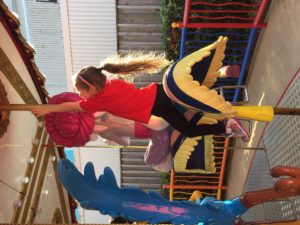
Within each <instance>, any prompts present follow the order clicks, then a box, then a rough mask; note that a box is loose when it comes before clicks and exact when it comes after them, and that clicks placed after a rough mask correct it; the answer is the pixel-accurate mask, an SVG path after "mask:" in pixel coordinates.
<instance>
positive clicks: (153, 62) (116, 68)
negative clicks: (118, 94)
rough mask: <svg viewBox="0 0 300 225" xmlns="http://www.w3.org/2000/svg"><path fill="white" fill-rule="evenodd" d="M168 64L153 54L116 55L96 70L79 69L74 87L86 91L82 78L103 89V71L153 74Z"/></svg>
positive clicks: (104, 77)
mask: <svg viewBox="0 0 300 225" xmlns="http://www.w3.org/2000/svg"><path fill="white" fill-rule="evenodd" d="M170 63H171V62H170V61H169V60H167V59H166V58H165V56H164V55H163V54H156V53H155V52H150V53H147V54H145V53H143V52H130V53H127V54H123V55H120V54H116V55H113V56H111V57H108V58H106V59H105V60H103V61H102V62H101V64H100V67H98V68H97V67H93V66H88V67H85V68H83V69H81V70H80V71H79V72H78V74H77V76H76V78H75V86H80V87H82V88H84V89H87V88H88V85H87V84H86V83H85V82H82V78H83V79H84V80H85V81H87V82H88V83H90V84H91V85H93V86H95V87H96V88H103V87H104V85H105V82H106V76H105V74H103V72H102V71H103V70H104V71H107V72H109V73H112V74H119V75H136V74H142V73H143V74H153V73H157V72H159V71H160V70H162V69H163V68H165V67H166V66H168V65H169V64H170ZM78 75H80V79H79V77H78Z"/></svg>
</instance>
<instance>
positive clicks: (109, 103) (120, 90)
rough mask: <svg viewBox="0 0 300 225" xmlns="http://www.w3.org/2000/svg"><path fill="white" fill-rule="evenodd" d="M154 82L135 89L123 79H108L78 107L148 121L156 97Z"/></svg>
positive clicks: (88, 110) (143, 121) (92, 111)
mask: <svg viewBox="0 0 300 225" xmlns="http://www.w3.org/2000/svg"><path fill="white" fill-rule="evenodd" d="M156 85H157V84H156V83H152V84H150V85H148V86H147V87H144V88H141V89H137V88H136V87H135V86H134V85H133V84H130V83H127V82H125V81H123V80H118V79H115V80H108V81H107V82H106V84H105V86H104V88H103V89H102V90H101V91H99V92H98V93H97V94H96V95H94V96H92V97H90V98H89V99H86V100H82V101H81V102H80V107H81V108H82V109H83V110H85V111H87V112H91V113H94V112H98V111H106V112H109V113H111V114H113V115H115V116H119V117H123V118H125V119H130V120H134V121H138V122H142V123H148V122H149V119H150V116H151V110H152V107H153V104H154V101H155V97H156Z"/></svg>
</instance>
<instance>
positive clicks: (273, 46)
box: [227, 0, 300, 220]
mask: <svg viewBox="0 0 300 225" xmlns="http://www.w3.org/2000/svg"><path fill="white" fill-rule="evenodd" d="M298 12H300V1H299V0H273V1H272V4H271V8H270V11H269V15H268V19H267V23H268V27H267V28H266V29H264V30H262V32H261V35H260V39H259V43H258V45H257V49H256V52H255V56H254V60H253V63H252V66H251V70H250V76H249V77H250V79H249V80H248V82H247V87H248V91H249V99H250V102H249V105H272V106H275V105H276V103H277V102H278V101H279V99H280V96H281V95H282V93H283V92H284V90H285V88H286V87H287V86H288V84H289V82H290V81H291V79H292V78H293V76H294V75H295V74H296V73H297V71H298V69H299V67H300V60H299V57H298V55H299V51H300V38H299V36H300V17H299V16H298V15H297V14H298ZM279 106H282V107H298V108H300V74H299V76H297V77H296V78H295V79H294V80H293V82H292V83H291V84H290V86H289V88H288V89H287V91H286V93H285V94H284V96H283V98H282V99H281V101H280V104H279ZM252 124H253V132H252V136H251V141H250V143H249V144H248V145H247V146H248V147H256V146H260V147H262V146H263V145H265V147H266V149H267V152H264V151H258V152H257V153H256V154H255V156H254V151H251V150H234V152H233V154H232V155H233V157H232V159H231V165H230V175H229V183H228V185H229V190H228V191H227V198H232V197H235V196H238V195H240V194H241V193H242V192H243V189H244V185H245V191H250V190H257V189H262V188H267V187H270V186H272V185H273V182H274V181H273V180H272V178H271V177H270V175H269V169H270V166H271V167H273V166H276V165H291V166H298V167H300V144H299V143H300V117H296V116H294V117H287V116H276V117H275V119H274V120H273V121H272V122H271V123H269V124H268V126H267V128H266V131H265V133H264V135H263V138H262V141H261V142H260V144H259V145H258V142H259V140H260V137H261V135H262V131H263V129H264V127H265V125H266V124H265V123H263V122H253V123H252ZM236 145H239V146H246V145H245V144H243V143H240V142H239V141H237V143H236ZM253 156H254V158H253ZM252 159H253V162H252ZM268 162H269V163H270V165H269V164H268ZM249 168H250V169H249ZM248 171H249V174H248ZM293 202H294V203H295V205H296V206H295V208H297V210H298V212H297V214H300V198H295V199H293ZM290 206H291V205H290V203H289V204H288V205H284V204H280V203H277V204H276V203H273V204H268V207H266V210H267V211H268V212H266V211H264V210H262V209H261V208H260V207H262V206H258V207H255V208H256V209H253V210H251V211H252V212H249V215H251V216H250V217H248V218H252V219H258V218H260V219H262V218H263V219H266V216H267V217H268V218H267V219H275V220H276V219H278V218H280V219H281V218H283V219H285V218H288V217H290V216H291V215H290V214H291V210H290V209H291V207H290ZM280 212H282V213H280ZM249 215H248V216H249ZM275 215H276V216H277V217H276V218H275ZM271 217H274V218H271Z"/></svg>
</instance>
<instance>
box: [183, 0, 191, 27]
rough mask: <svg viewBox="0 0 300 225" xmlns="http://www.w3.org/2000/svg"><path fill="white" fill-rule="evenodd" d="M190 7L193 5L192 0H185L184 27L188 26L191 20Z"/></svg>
mask: <svg viewBox="0 0 300 225" xmlns="http://www.w3.org/2000/svg"><path fill="white" fill-rule="evenodd" d="M190 7H191V1H190V0H185V5H184V14H183V25H182V27H186V26H187V24H188V22H189V13H190Z"/></svg>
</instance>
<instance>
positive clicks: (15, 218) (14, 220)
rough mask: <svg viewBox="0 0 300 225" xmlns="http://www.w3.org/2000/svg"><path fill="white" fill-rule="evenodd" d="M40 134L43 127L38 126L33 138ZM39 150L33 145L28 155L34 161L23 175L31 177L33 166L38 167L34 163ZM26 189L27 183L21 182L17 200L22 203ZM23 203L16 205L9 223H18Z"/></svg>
mask: <svg viewBox="0 0 300 225" xmlns="http://www.w3.org/2000/svg"><path fill="white" fill-rule="evenodd" d="M42 134H43V128H38V130H37V132H36V135H35V139H41V137H42ZM39 152H41V151H39V148H38V146H36V145H33V146H32V150H31V153H30V157H33V158H34V159H35V162H34V164H28V165H27V168H26V170H25V175H24V176H27V177H31V176H30V175H31V174H32V171H33V168H34V166H35V167H38V165H35V164H38V163H39V161H38V160H37V157H36V156H37V155H38V154H39ZM33 181H34V180H32V181H31V183H34V182H33ZM30 186H32V185H30ZM28 189H29V185H28V184H22V188H21V194H20V195H19V197H18V200H20V201H21V202H23V203H24V200H25V195H26V193H27V191H28ZM26 198H27V196H26ZM24 205H25V204H23V205H22V207H18V208H16V209H15V210H14V213H13V216H12V219H11V223H18V221H19V217H20V215H21V211H22V209H23V208H24Z"/></svg>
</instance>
